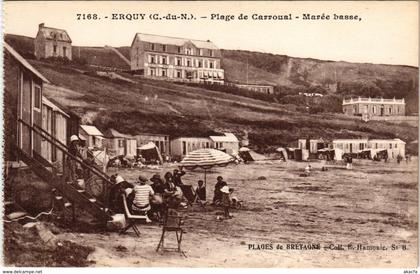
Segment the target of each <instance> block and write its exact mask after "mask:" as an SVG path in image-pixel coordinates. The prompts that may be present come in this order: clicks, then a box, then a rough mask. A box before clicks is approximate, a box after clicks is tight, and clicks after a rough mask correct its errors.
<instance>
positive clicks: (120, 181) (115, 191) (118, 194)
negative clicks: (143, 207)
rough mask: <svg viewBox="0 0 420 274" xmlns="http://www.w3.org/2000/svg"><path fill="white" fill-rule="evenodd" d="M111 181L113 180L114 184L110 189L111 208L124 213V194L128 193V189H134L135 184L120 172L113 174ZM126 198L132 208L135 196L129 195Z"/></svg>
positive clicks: (113, 210) (115, 211)
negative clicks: (119, 173)
mask: <svg viewBox="0 0 420 274" xmlns="http://www.w3.org/2000/svg"><path fill="white" fill-rule="evenodd" d="M111 182H113V183H114V185H113V186H112V187H111V188H110V190H109V198H108V201H109V209H110V210H111V211H112V212H114V213H124V203H123V200H122V199H123V197H122V195H123V194H125V193H126V189H133V188H134V186H133V185H132V184H130V183H129V182H127V181H126V180H124V178H123V177H122V176H121V175H118V174H115V175H112V176H111ZM126 199H127V206H128V208H131V204H132V203H133V197H130V198H128V197H127V198H126Z"/></svg>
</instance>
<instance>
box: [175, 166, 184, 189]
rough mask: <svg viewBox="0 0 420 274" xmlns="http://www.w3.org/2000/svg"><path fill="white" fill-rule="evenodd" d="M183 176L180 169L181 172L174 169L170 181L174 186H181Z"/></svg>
mask: <svg viewBox="0 0 420 274" xmlns="http://www.w3.org/2000/svg"><path fill="white" fill-rule="evenodd" d="M184 175H185V171H183V170H182V168H181V171H179V170H178V169H175V170H174V174H173V177H172V181H173V182H174V184H175V185H176V186H180V185H183V182H182V178H181V177H182V176H184Z"/></svg>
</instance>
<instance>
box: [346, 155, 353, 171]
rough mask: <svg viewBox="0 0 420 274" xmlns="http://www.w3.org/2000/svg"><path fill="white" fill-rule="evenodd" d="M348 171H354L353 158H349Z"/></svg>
mask: <svg viewBox="0 0 420 274" xmlns="http://www.w3.org/2000/svg"><path fill="white" fill-rule="evenodd" d="M347 169H353V158H352V157H351V156H348V157H347Z"/></svg>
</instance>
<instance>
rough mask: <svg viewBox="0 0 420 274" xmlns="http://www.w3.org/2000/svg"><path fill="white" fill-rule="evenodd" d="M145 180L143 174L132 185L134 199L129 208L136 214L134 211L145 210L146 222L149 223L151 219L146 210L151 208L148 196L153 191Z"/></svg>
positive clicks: (149, 196) (152, 193) (151, 194)
mask: <svg viewBox="0 0 420 274" xmlns="http://www.w3.org/2000/svg"><path fill="white" fill-rule="evenodd" d="M147 181H148V180H147V178H146V177H145V176H143V175H140V176H139V180H138V183H137V184H136V185H135V186H134V200H133V204H132V205H131V209H132V211H133V213H134V214H136V212H146V223H150V222H152V221H151V220H150V219H149V217H148V216H147V211H149V210H150V209H151V207H150V198H151V197H152V196H153V195H154V194H155V192H154V191H153V189H152V187H151V186H149V185H147V184H146V182H147Z"/></svg>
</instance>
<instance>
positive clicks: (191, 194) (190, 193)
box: [181, 185, 204, 206]
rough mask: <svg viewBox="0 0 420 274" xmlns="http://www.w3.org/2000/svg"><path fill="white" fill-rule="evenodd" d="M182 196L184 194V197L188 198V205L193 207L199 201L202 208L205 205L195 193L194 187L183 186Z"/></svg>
mask: <svg viewBox="0 0 420 274" xmlns="http://www.w3.org/2000/svg"><path fill="white" fill-rule="evenodd" d="M181 190H182V194H184V197H185V198H187V201H188V205H191V206H192V205H193V204H194V203H196V202H197V201H198V202H199V203H200V205H201V206H204V205H203V202H202V201H201V200H200V199H199V198H198V195H197V193H196V192H195V190H194V188H193V187H192V185H181Z"/></svg>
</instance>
